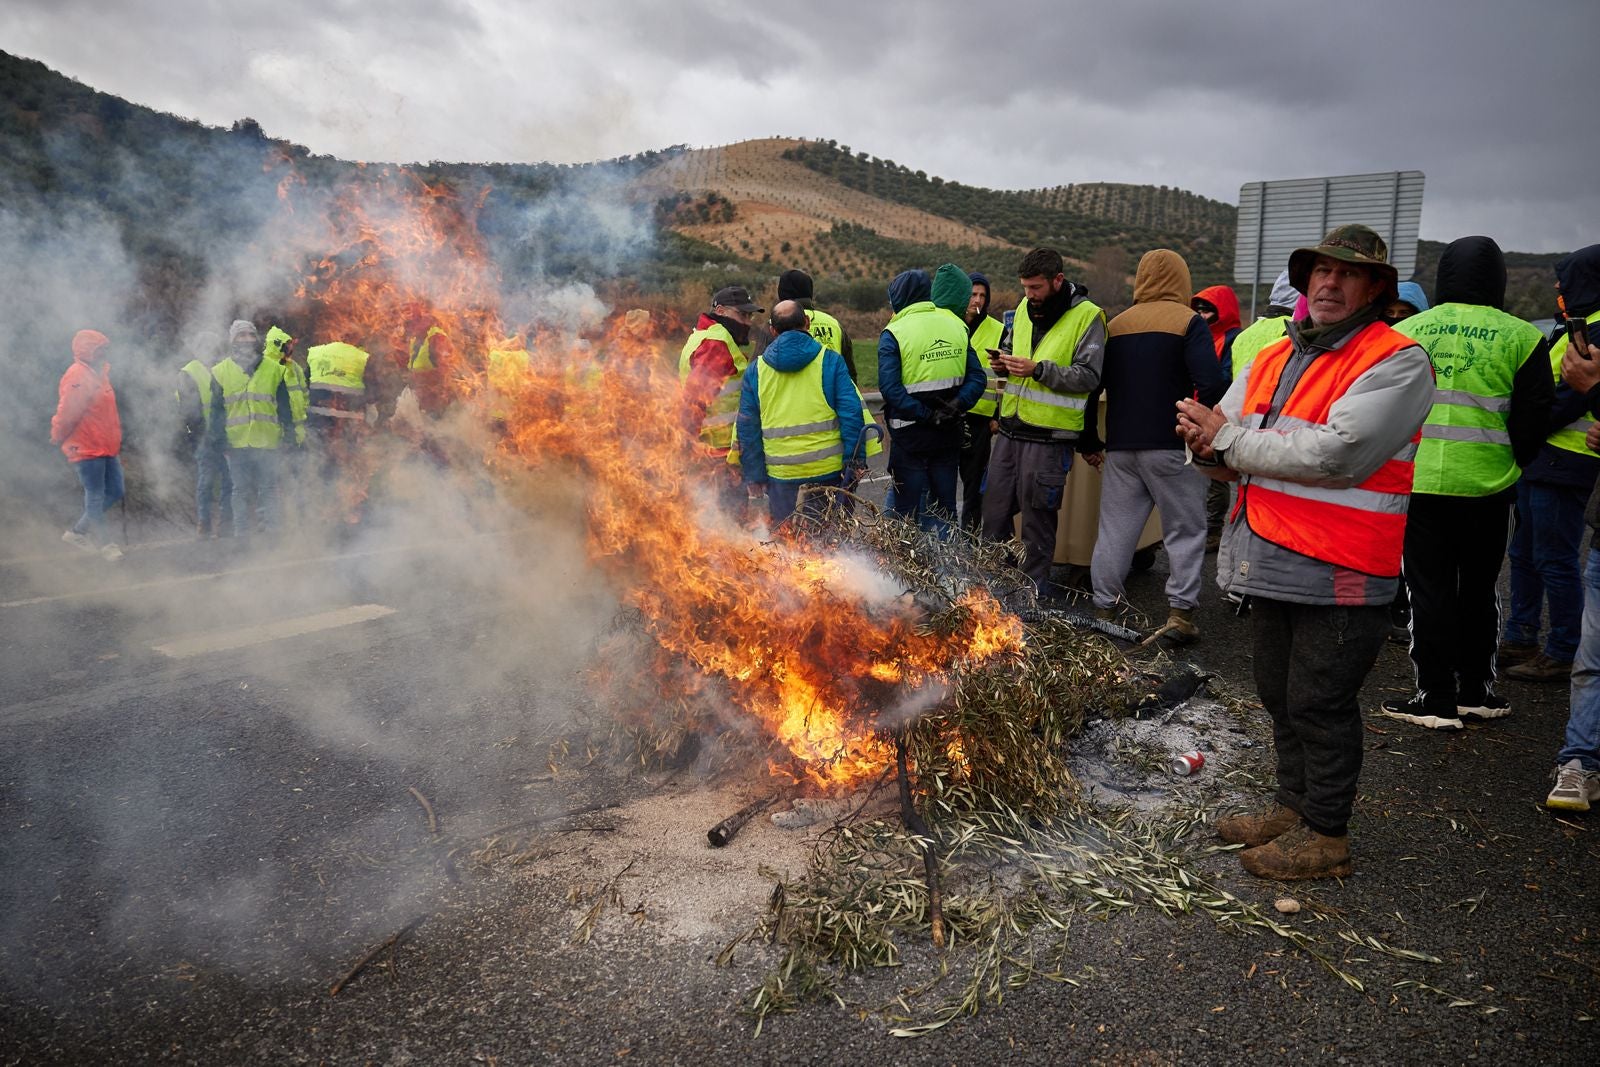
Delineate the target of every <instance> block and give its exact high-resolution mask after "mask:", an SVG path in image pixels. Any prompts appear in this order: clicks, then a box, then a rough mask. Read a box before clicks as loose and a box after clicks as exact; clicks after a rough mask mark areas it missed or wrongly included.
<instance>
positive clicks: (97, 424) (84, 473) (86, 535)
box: [50, 330, 123, 562]
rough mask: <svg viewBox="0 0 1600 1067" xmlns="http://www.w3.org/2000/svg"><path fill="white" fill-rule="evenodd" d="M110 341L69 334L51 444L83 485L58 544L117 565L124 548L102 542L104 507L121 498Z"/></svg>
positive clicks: (119, 432) (96, 333)
mask: <svg viewBox="0 0 1600 1067" xmlns="http://www.w3.org/2000/svg"><path fill="white" fill-rule="evenodd" d="M110 343H111V342H110V341H109V340H107V339H106V335H105V334H103V333H101V332H100V331H99V330H79V331H78V332H77V333H76V334H74V335H73V337H72V364H71V366H69V367H68V368H67V372H66V373H65V374H63V375H62V376H61V384H60V387H59V388H58V390H57V399H56V413H55V415H54V416H53V417H52V418H51V419H50V443H51V444H54V445H59V446H61V454H62V455H64V456H66V457H67V462H69V463H71V464H72V469H73V471H75V472H76V473H77V475H78V481H79V483H80V484H82V486H83V514H82V515H80V516H78V521H77V522H75V523H73V524H72V525H71V526H70V527H68V529H67V530H66V532H64V533H63V534H62V535H61V540H63V541H65V542H66V543H67V544H69V545H73V546H75V547H77V548H81V549H83V550H84V551H85V552H94V551H96V550H97V549H98V551H99V552H100V554H101V555H102V556H104V557H105V558H106V559H108V560H111V561H112V562H115V561H117V560H119V559H121V558H122V549H121V548H120V547H118V545H117V543H116V542H115V541H109V540H107V539H106V509H107V508H109V507H111V506H112V505H113V504H115V503H116V502H117V501H119V500H121V499H122V491H123V483H122V460H121V458H120V456H121V454H122V418H121V416H120V415H118V413H117V394H116V391H115V390H113V389H112V388H111V367H110V365H109V364H107V362H106V349H107V348H108V347H109V346H110ZM97 542H98V544H97Z"/></svg>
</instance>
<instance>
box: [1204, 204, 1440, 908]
mask: <svg viewBox="0 0 1600 1067" xmlns="http://www.w3.org/2000/svg"><path fill="white" fill-rule="evenodd" d="M1289 276H1290V281H1291V283H1292V284H1293V285H1294V287H1295V288H1296V289H1298V290H1300V291H1301V292H1303V293H1305V294H1306V299H1307V308H1308V312H1307V315H1306V317H1305V318H1303V319H1301V320H1299V321H1297V322H1293V323H1291V324H1290V325H1289V328H1288V335H1287V336H1286V337H1284V338H1282V339H1280V340H1277V341H1274V342H1272V343H1271V344H1269V345H1267V346H1266V347H1264V348H1263V349H1262V350H1261V352H1260V354H1258V355H1257V356H1256V358H1255V359H1254V361H1252V362H1251V364H1250V365H1249V366H1248V367H1246V368H1244V370H1243V373H1242V375H1241V376H1240V377H1238V378H1236V379H1235V380H1234V383H1233V385H1232V386H1231V387H1229V389H1228V392H1227V394H1226V395H1225V396H1224V397H1223V399H1222V403H1221V404H1219V405H1218V406H1217V407H1216V408H1213V409H1207V408H1206V407H1204V406H1203V405H1201V404H1199V403H1198V402H1196V401H1194V400H1192V399H1185V400H1180V401H1179V402H1178V413H1179V414H1178V433H1179V434H1180V435H1181V436H1182V437H1183V438H1184V441H1185V442H1186V443H1187V444H1188V446H1189V448H1190V449H1191V450H1192V451H1193V452H1194V454H1195V458H1196V460H1197V462H1198V463H1200V464H1201V466H1202V469H1203V470H1205V472H1206V473H1207V474H1208V475H1209V476H1211V477H1213V478H1217V479H1221V480H1224V481H1238V483H1239V494H1238V501H1237V503H1236V504H1235V505H1234V507H1233V509H1232V511H1231V513H1230V515H1229V521H1228V525H1227V528H1226V531H1225V533H1224V536H1223V543H1222V554H1221V556H1219V558H1218V564H1217V574H1218V581H1219V583H1220V584H1221V585H1222V586H1223V588H1224V589H1225V590H1226V591H1227V592H1228V594H1229V596H1230V597H1235V598H1244V597H1248V598H1249V599H1250V601H1251V604H1252V609H1251V612H1250V619H1251V629H1252V635H1253V646H1254V647H1253V657H1252V659H1253V663H1254V668H1255V678H1256V689H1257V692H1258V693H1259V695H1260V697H1261V702H1262V704H1263V706H1265V708H1266V709H1267V712H1268V713H1269V714H1270V715H1271V716H1272V731H1273V743H1274V746H1275V747H1276V750H1277V761H1278V766H1277V775H1278V789H1277V795H1276V797H1275V798H1274V801H1273V803H1272V804H1271V805H1270V806H1268V807H1267V808H1265V809H1264V810H1261V811H1257V812H1254V813H1251V814H1246V815H1239V816H1235V817H1232V818H1227V819H1222V820H1220V821H1219V822H1218V823H1217V833H1218V834H1219V835H1220V836H1221V837H1222V838H1223V839H1224V840H1226V841H1229V842H1233V843H1237V844H1243V845H1246V846H1249V847H1248V848H1247V849H1246V850H1245V851H1243V852H1241V853H1240V854H1239V858H1240V862H1241V863H1242V864H1243V865H1244V867H1245V869H1246V870H1247V871H1249V872H1250V873H1252V874H1254V875H1257V876H1259V877H1262V878H1275V879H1282V880H1290V879H1301V878H1336V877H1343V876H1345V875H1347V874H1349V873H1350V869H1351V863H1350V839H1349V835H1348V823H1349V819H1350V813H1351V807H1352V805H1353V802H1354V800H1355V795H1356V782H1357V779H1358V778H1359V776H1360V772H1361V755H1362V742H1361V737H1362V727H1361V709H1360V705H1359V704H1358V702H1357V694H1358V693H1359V691H1360V689H1361V683H1362V681H1363V679H1365V678H1366V676H1367V672H1368V671H1369V670H1371V668H1372V664H1373V663H1374V662H1375V661H1376V660H1377V657H1378V652H1379V650H1380V649H1381V648H1382V647H1383V641H1384V637H1385V636H1386V634H1387V633H1388V631H1389V611H1388V607H1389V603H1390V602H1391V601H1392V600H1394V596H1395V591H1396V589H1397V588H1398V585H1399V574H1400V556H1401V549H1402V546H1403V544H1404V541H1405V522H1406V507H1407V503H1408V501H1409V498H1410V493H1411V478H1412V461H1413V459H1414V457H1415V455H1416V450H1417V442H1418V440H1419V439H1420V434H1419V431H1420V429H1421V427H1422V421H1423V419H1424V418H1426V417H1427V414H1428V410H1429V408H1430V407H1431V406H1432V404H1433V371H1432V368H1431V367H1430V366H1429V364H1428V357H1427V353H1425V352H1424V351H1423V350H1422V349H1421V348H1420V347H1418V346H1417V345H1416V344H1414V343H1413V342H1412V341H1411V340H1410V339H1409V338H1407V337H1404V336H1402V335H1401V334H1399V333H1397V332H1395V331H1394V330H1392V329H1390V328H1389V326H1388V325H1386V324H1385V323H1384V322H1383V321H1382V320H1381V316H1382V313H1383V309H1384V308H1385V307H1386V306H1387V305H1388V303H1389V301H1391V300H1392V299H1394V296H1395V291H1396V281H1397V279H1396V274H1395V269H1394V268H1393V267H1392V266H1390V265H1389V262H1388V249H1387V248H1386V247H1385V245H1384V243H1383V240H1382V238H1380V237H1379V236H1378V235H1377V233H1375V232H1374V231H1372V230H1371V229H1369V228H1367V227H1366V226H1358V225H1349V226H1340V227H1337V228H1335V229H1334V230H1332V231H1330V232H1329V233H1328V235H1327V236H1326V237H1324V238H1323V240H1322V242H1321V243H1320V244H1318V245H1315V246H1312V247H1309V248H1298V249H1295V251H1294V253H1293V255H1291V256H1290V258H1289Z"/></svg>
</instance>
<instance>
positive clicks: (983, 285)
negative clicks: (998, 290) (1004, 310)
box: [961, 271, 993, 334]
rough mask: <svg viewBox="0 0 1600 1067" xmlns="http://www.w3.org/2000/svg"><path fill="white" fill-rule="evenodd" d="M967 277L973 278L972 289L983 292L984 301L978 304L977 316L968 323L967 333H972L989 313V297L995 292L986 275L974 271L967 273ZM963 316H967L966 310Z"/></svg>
mask: <svg viewBox="0 0 1600 1067" xmlns="http://www.w3.org/2000/svg"><path fill="white" fill-rule="evenodd" d="M967 277H968V278H970V279H971V280H972V291H973V292H974V293H976V292H980V291H981V292H982V293H983V303H982V304H980V305H979V306H978V314H977V317H976V318H974V319H973V320H972V321H971V322H969V323H967V333H969V334H970V333H971V332H972V330H973V327H975V326H976V325H977V324H978V323H980V322H982V321H983V319H984V316H986V315H988V314H989V299H990V297H991V296H992V295H993V294H992V293H991V292H990V290H989V279H988V278H987V277H986V276H984V275H982V274H979V273H978V272H977V271H973V272H972V273H971V274H969V275H967ZM961 317H962V318H966V312H965V311H963V312H962V314H961Z"/></svg>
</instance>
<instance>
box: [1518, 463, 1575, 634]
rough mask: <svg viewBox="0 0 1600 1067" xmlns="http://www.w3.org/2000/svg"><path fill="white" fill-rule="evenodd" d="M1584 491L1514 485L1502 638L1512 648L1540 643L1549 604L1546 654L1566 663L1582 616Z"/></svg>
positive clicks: (1524, 483)
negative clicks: (1542, 616) (1514, 517)
mask: <svg viewBox="0 0 1600 1067" xmlns="http://www.w3.org/2000/svg"><path fill="white" fill-rule="evenodd" d="M1588 499H1589V493H1588V490H1585V489H1580V488H1577V487H1576V486H1561V485H1540V484H1538V483H1536V482H1529V481H1526V480H1524V481H1520V482H1518V483H1517V526H1516V530H1515V532H1514V533H1513V534H1512V535H1511V548H1510V551H1509V552H1508V553H1507V555H1509V556H1510V558H1511V614H1510V616H1509V617H1507V619H1506V625H1505V631H1504V633H1503V635H1502V636H1503V637H1504V638H1505V639H1506V641H1508V642H1510V643H1511V644H1515V645H1531V644H1534V643H1535V642H1537V641H1538V640H1539V613H1540V611H1541V609H1542V608H1543V607H1544V602H1545V601H1547V600H1548V601H1549V604H1550V634H1549V636H1548V637H1546V638H1545V647H1544V652H1545V655H1547V656H1549V657H1550V658H1551V659H1553V660H1555V661H1557V662H1558V663H1570V662H1571V661H1572V656H1573V653H1575V652H1576V651H1577V650H1578V624H1579V621H1580V620H1581V619H1582V617H1583V580H1582V578H1581V576H1580V575H1579V574H1578V557H1579V556H1580V555H1581V554H1582V552H1583V529H1584V527H1583V508H1584V504H1585V503H1587V501H1588Z"/></svg>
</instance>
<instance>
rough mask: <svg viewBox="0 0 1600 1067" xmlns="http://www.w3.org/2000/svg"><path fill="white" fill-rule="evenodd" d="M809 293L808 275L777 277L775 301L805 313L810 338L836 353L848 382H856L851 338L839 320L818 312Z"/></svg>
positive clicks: (791, 272)
mask: <svg viewBox="0 0 1600 1067" xmlns="http://www.w3.org/2000/svg"><path fill="white" fill-rule="evenodd" d="M812 291H813V290H812V284H811V275H809V274H807V273H806V272H805V271H803V270H786V271H784V272H783V273H782V274H780V275H778V300H779V301H783V300H793V301H795V302H796V303H798V304H799V305H800V306H801V307H802V308H804V309H805V313H806V329H808V330H809V331H810V332H811V336H812V337H815V338H816V339H817V342H818V343H819V344H821V345H822V347H823V348H831V349H833V350H834V351H835V352H837V353H839V355H840V356H842V357H843V358H844V365H845V369H846V370H848V371H849V372H850V380H851V381H852V382H853V381H857V380H858V379H857V378H856V357H855V346H854V345H852V344H851V343H850V335H849V334H848V333H846V332H845V328H844V327H843V326H841V325H840V324H839V320H838V319H836V318H834V317H833V316H832V315H830V314H828V313H827V312H826V311H822V310H819V309H818V307H817V304H816V301H815V300H814V299H813V298H812ZM774 306H776V305H774Z"/></svg>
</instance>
